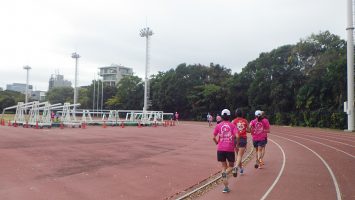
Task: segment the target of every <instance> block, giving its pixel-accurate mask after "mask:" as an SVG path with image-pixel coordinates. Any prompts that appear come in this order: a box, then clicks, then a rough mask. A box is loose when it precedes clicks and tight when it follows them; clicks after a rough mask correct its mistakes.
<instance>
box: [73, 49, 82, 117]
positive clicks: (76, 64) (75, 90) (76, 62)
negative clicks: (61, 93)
mask: <svg viewBox="0 0 355 200" xmlns="http://www.w3.org/2000/svg"><path fill="white" fill-rule="evenodd" d="M71 57H72V58H74V59H75V79H74V108H73V110H74V113H75V111H76V105H75V104H76V103H77V100H78V94H77V93H78V88H77V87H78V85H77V84H78V59H79V58H80V55H79V54H77V53H76V52H74V53H72V55H71Z"/></svg>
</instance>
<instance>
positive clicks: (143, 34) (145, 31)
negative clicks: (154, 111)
mask: <svg viewBox="0 0 355 200" xmlns="http://www.w3.org/2000/svg"><path fill="white" fill-rule="evenodd" d="M152 35H153V31H152V29H150V28H149V27H146V28H143V29H142V30H141V31H140V36H141V37H145V38H146V52H145V78H144V106H143V114H144V115H145V114H146V111H147V109H148V90H149V88H148V81H149V80H148V74H149V37H150V36H152Z"/></svg>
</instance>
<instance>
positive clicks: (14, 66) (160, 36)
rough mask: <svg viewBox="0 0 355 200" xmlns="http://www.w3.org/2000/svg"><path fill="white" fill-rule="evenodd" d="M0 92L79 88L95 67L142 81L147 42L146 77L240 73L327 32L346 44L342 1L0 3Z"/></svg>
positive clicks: (55, 0)
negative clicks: (25, 87)
mask: <svg viewBox="0 0 355 200" xmlns="http://www.w3.org/2000/svg"><path fill="white" fill-rule="evenodd" d="M0 19H1V20H0V26H1V29H0V30H1V31H0V87H2V88H4V89H5V88H6V84H11V83H15V82H16V83H25V82H26V71H25V70H24V69H23V66H24V65H29V66H31V67H32V70H31V71H30V80H29V83H30V84H32V85H33V86H34V89H37V90H47V88H48V80H49V78H50V75H51V74H54V73H55V72H56V71H59V73H60V74H63V75H64V77H65V79H67V80H70V81H72V83H74V73H75V61H74V59H72V58H71V53H73V52H77V53H79V54H80V56H81V58H80V59H79V80H78V83H79V85H80V86H82V85H88V84H90V82H91V80H92V79H94V77H95V74H97V71H98V67H102V66H107V65H110V64H112V63H115V64H122V65H124V66H127V67H132V68H133V71H134V73H135V75H138V76H139V77H141V78H143V77H144V67H145V39H144V38H141V37H140V36H139V31H140V29H141V28H144V27H145V26H146V25H148V26H149V27H150V28H152V29H153V32H154V35H153V36H152V39H151V43H150V44H151V49H150V52H151V54H150V55H151V59H150V66H151V68H150V72H151V73H150V74H156V73H157V72H158V71H167V70H169V69H171V68H175V67H176V66H177V65H178V64H180V63H184V62H185V63H187V64H196V63H200V64H204V65H209V63H210V62H213V63H216V64H217V63H218V64H221V65H223V66H225V67H227V68H230V69H232V72H233V73H234V72H240V71H241V69H242V68H243V67H245V66H246V64H247V63H248V62H249V61H251V60H253V59H255V58H257V57H258V55H259V54H260V53H261V52H267V51H270V50H272V49H274V48H277V47H279V46H281V45H285V44H295V43H297V42H298V41H299V40H300V39H304V38H306V37H307V36H309V35H310V34H312V33H319V32H320V31H325V30H329V31H330V32H331V33H333V34H336V35H339V36H340V37H341V38H342V39H346V30H345V28H346V0H268V1H267V0H89V1H88V0H31V1H30V0H4V1H2V2H1V3H0Z"/></svg>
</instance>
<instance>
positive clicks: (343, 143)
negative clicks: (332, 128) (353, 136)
mask: <svg viewBox="0 0 355 200" xmlns="http://www.w3.org/2000/svg"><path fill="white" fill-rule="evenodd" d="M301 134H302V133H301ZM302 135H304V136H307V137H313V138H318V139H321V140H327V141H329V142H335V143H339V144H342V145H345V146H349V147H355V145H351V144H348V143H345V142H339V141H335V140H329V139H325V138H322V137H326V136H322V137H317V136H311V135H307V134H302ZM334 139H335V138H334Z"/></svg>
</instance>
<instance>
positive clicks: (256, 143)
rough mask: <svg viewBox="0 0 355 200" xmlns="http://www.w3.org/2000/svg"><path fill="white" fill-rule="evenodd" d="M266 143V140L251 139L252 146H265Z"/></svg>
mask: <svg viewBox="0 0 355 200" xmlns="http://www.w3.org/2000/svg"><path fill="white" fill-rule="evenodd" d="M266 143H267V140H266V139H265V140H261V141H253V145H254V148H257V147H265V145H266Z"/></svg>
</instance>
